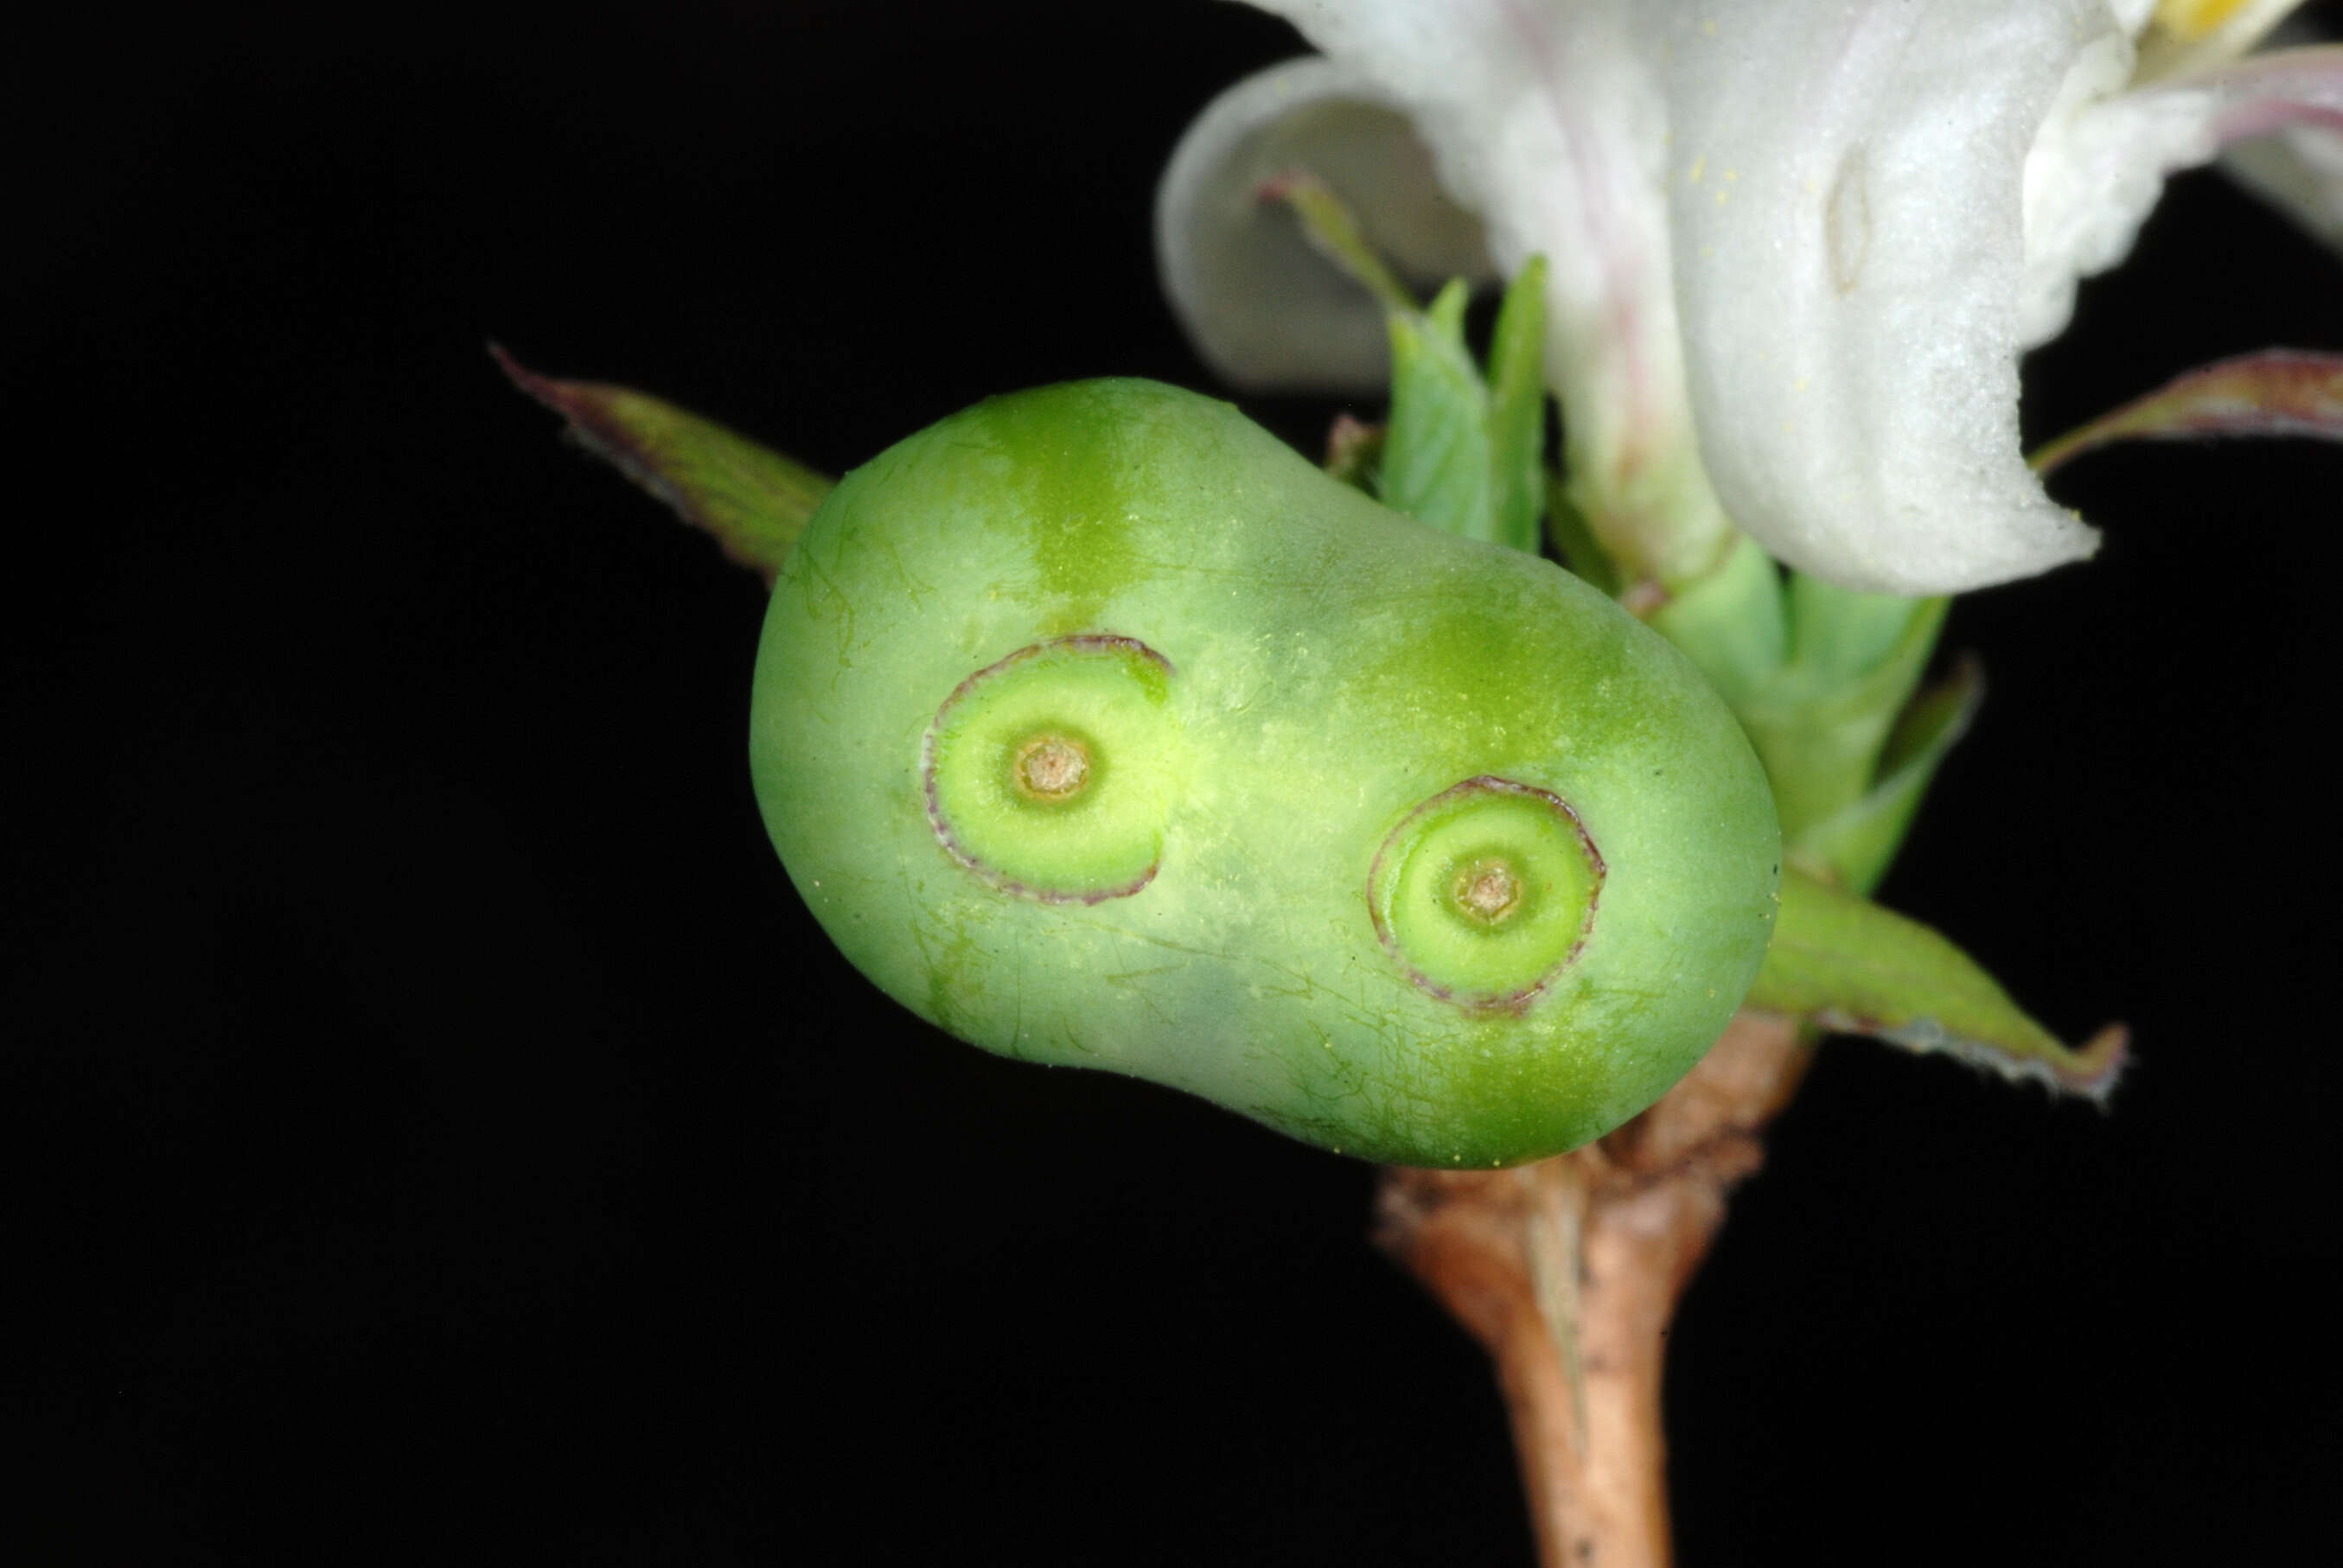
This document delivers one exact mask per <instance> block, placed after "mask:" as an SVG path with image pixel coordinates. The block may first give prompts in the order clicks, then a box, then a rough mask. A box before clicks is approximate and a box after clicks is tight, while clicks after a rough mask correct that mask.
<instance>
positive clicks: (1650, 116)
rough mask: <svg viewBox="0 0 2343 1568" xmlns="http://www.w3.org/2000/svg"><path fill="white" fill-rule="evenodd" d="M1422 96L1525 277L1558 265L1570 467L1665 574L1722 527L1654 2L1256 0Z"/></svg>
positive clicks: (1584, 491) (1554, 309)
mask: <svg viewBox="0 0 2343 1568" xmlns="http://www.w3.org/2000/svg"><path fill="white" fill-rule="evenodd" d="M1255 3H1256V4H1259V5H1262V9H1264V10H1270V11H1274V12H1277V13H1279V14H1281V15H1285V16H1287V17H1289V18H1290V19H1291V20H1292V22H1293V23H1294V25H1296V26H1298V27H1299V28H1300V29H1301V30H1302V34H1303V35H1304V36H1306V37H1307V38H1309V40H1310V41H1311V42H1312V44H1314V45H1317V46H1318V47H1319V48H1321V49H1323V50H1324V51H1325V52H1326V53H1327V54H1328V55H1332V56H1333V57H1334V58H1336V59H1339V60H1341V61H1342V62H1344V63H1345V64H1347V65H1353V66H1354V67H1356V68H1357V69H1359V70H1361V71H1363V72H1364V73H1366V74H1367V75H1371V76H1372V77H1373V79H1374V80H1375V82H1376V83H1377V84H1378V85H1380V86H1381V87H1382V88H1383V90H1385V91H1387V92H1388V93H1390V94H1391V95H1392V96H1393V98H1394V99H1395V100H1397V101H1398V102H1400V103H1403V104H1404V105H1406V106H1407V107H1408V109H1409V111H1410V113H1411V114H1412V115H1413V116H1414V118H1415V123H1416V126H1417V128H1418V130H1419V131H1421V132H1422V133H1423V138H1424V140H1425V141H1426V142H1427V143H1428V144H1430V146H1431V147H1432V149H1433V155H1434V156H1435V158H1436V160H1437V162H1438V166H1439V169H1440V174H1441V176H1442V178H1443V180H1444V181H1445V183H1446V184H1447V186H1448V187H1449V189H1450V190H1452V191H1453V192H1454V193H1455V195H1456V196H1457V197H1458V198H1459V199H1460V200H1462V201H1463V203H1464V204H1465V205H1466V206H1470V207H1473V209H1475V210H1476V211H1478V212H1480V213H1481V214H1482V215H1483V217H1484V218H1485V219H1486V220H1487V222H1488V225H1489V238H1490V245H1491V249H1492V252H1493V255H1494V256H1495V257H1496V260H1497V262H1498V264H1499V265H1500V266H1503V268H1504V269H1505V270H1506V271H1508V272H1511V271H1513V269H1515V268H1517V267H1519V266H1521V264H1522V263H1523V261H1525V260H1527V259H1528V257H1530V256H1533V255H1543V256H1545V258H1546V264H1547V268H1548V271H1547V278H1548V287H1547V322H1548V353H1547V373H1548V377H1549V379H1550V380H1551V381H1552V383H1553V385H1554V390H1555V391H1556V393H1557V394H1559V395H1560V397H1561V398H1562V402H1563V410H1564V431H1565V436H1566V439H1567V441H1568V445H1569V454H1568V456H1569V461H1570V469H1571V478H1572V482H1573V484H1574V487H1576V488H1577V491H1578V493H1579V495H1580V498H1581V500H1582V504H1583V505H1584V506H1585V507H1586V508H1587V510H1588V512H1589V514H1590V521H1592V522H1593V523H1594V526H1595V527H1596V528H1597V529H1598V531H1600V532H1601V533H1602V534H1603V535H1604V538H1605V539H1606V541H1607V542H1609V543H1611V544H1612V545H1613V547H1614V548H1619V549H1624V551H1625V552H1626V553H1627V554H1628V555H1629V557H1630V558H1631V564H1632V565H1633V566H1634V567H1635V568H1637V569H1639V570H1643V571H1646V572H1650V573H1652V574H1654V575H1656V576H1659V577H1662V578H1677V577H1682V576H1687V575H1691V574H1693V573H1694V572H1697V571H1698V570H1700V569H1702V568H1705V567H1706V566H1707V565H1708V564H1709V563H1710V562H1711V561H1712V560H1713V559H1714V558H1715V554H1716V552H1717V550H1718V549H1719V548H1721V546H1722V544H1723V543H1724V541H1725V538H1726V537H1727V533H1726V524H1725V518H1724V516H1723V514H1722V512H1721V511H1720V510H1719V509H1718V508H1717V505H1716V501H1715V496H1714V494H1713V493H1712V492H1711V491H1710V489H1709V487H1708V483H1707V480H1706V477H1705V476H1704V474H1703V473H1702V471H1701V468H1700V464H1699V459H1698V453H1697V448H1696V447H1695V445H1694V437H1693V434H1692V428H1691V420H1690V417H1689V408H1688V406H1687V403H1686V399H1685V391H1684V357H1683V349H1682V346H1681V340H1680V338H1679V336H1678V333H1677V329H1676V315H1675V308H1676V307H1675V299H1674V293H1673V291H1672V289H1671V288H1670V286H1669V277H1670V266H1671V264H1670V240H1669V233H1668V215H1667V204H1666V201H1665V199H1664V195H1663V194H1662V184H1663V178H1664V165H1665V160H1666V131H1667V126H1666V117H1665V116H1666V106H1665V105H1664V102H1663V100H1662V98H1661V96H1660V93H1659V84H1658V79H1657V65H1656V62H1655V60H1654V56H1653V55H1652V52H1651V51H1652V47H1653V45H1654V42H1655V36H1654V34H1653V32H1652V30H1651V28H1650V27H1649V25H1647V22H1646V18H1647V17H1649V16H1650V15H1653V14H1654V13H1655V12H1665V11H1667V10H1668V9H1669V7H1668V6H1667V5H1654V4H1653V3H1652V0H1644V4H1641V5H1638V4H1636V3H1635V0H1255Z"/></svg>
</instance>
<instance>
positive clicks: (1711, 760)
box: [751, 381, 1778, 1165]
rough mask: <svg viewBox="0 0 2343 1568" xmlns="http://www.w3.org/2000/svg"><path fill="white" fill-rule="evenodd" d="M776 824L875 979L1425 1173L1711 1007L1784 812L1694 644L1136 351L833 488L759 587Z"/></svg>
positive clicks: (1536, 1130) (1007, 1038)
mask: <svg viewBox="0 0 2343 1568" xmlns="http://www.w3.org/2000/svg"><path fill="white" fill-rule="evenodd" d="M751 757H752V762H753V766H754V769H755V774H756V783H757V794H758V799H759V801H760V803H761V804H762V806H763V809H764V813H765V819H766V823H767V825H768V827H769V829H770V830H771V833H772V837H773V842H774V844H775V846H776V847H777V848H778V849H779V850H780V854H781V859H782V860H783V861H784V862H785V863H786V864H787V866H788V867H789V873H790V875H791V877H792V878H793V879H795V881H796V883H797V886H798V889H799V892H800V893H802V894H803V896H804V898H805V900H806V902H807V904H808V905H809V907H810V908H811V909H812V910H813V912H814V914H815V915H816V917H817V918H819V919H820V921H821V923H822V926H823V928H824V929H825V930H828V931H829V932H830V936H831V937H832V938H833V939H834V940H836V941H837V942H838V944H839V946H840V948H841V949H842V950H844V951H845V953H846V955H847V956H848V957H849V958H850V959H851V960H853V962H854V963H855V965H856V966H857V967H858V968H860V970H862V971H863V973H865V974H866V975H868V976H870V979H871V980H874V981H876V982H877V983H878V984H879V985H880V987H882V988H883V989H884V990H886V991H887V992H888V994H890V996H892V997H894V998H896V999H897V1000H900V1001H901V1002H902V1003H904V1005H906V1006H908V1007H910V1009H911V1010H914V1011H915V1012H917V1013H919V1014H920V1016H921V1017H923V1018H926V1019H928V1020H931V1021H933V1022H934V1023H936V1024H938V1025H939V1026H940V1027H941V1028H943V1029H946V1030H950V1032H952V1033H953V1034H955V1035H958V1036H960V1038H961V1039H963V1040H969V1041H970V1042H972V1043H974V1044H977V1045H980V1046H982V1047H984V1048H985V1049H987V1050H995V1051H999V1052H1001V1053H1003V1054H1005V1055H1009V1056H1014V1057H1018V1058H1021V1059H1023V1060H1031V1061H1041V1062H1053V1063H1058V1064H1061V1065H1068V1066H1088V1067H1103V1068H1108V1069H1111V1070H1115V1071H1119V1072H1127V1073H1131V1074H1135V1075H1137V1076H1139V1077H1142V1078H1148V1079H1152V1080H1154V1081H1158V1082H1161V1083H1167V1084H1172V1085H1175V1086H1177V1087H1179V1088H1182V1089H1186V1090H1190V1091H1194V1092H1196V1093H1199V1094H1202V1095H1204V1096H1205V1097H1207V1098H1208V1099H1211V1100H1213V1101H1218V1102H1219V1103H1220V1104H1222V1105H1224V1106H1227V1107H1229V1108H1230V1109H1232V1110H1234V1111H1242V1112H1243V1113H1244V1114H1246V1115H1248V1116H1252V1117H1255V1118H1258V1119H1259V1120H1261V1121H1264V1122H1267V1123H1268V1124H1270V1125H1271V1126H1272V1127H1276V1128H1279V1129H1281V1130H1282V1131H1286V1132H1289V1133H1292V1135H1294V1136H1295V1137H1298V1138H1302V1139H1306V1140H1308V1141H1311V1142H1313V1143H1318V1144H1322V1145H1323V1146H1325V1147H1327V1148H1330V1149H1334V1150H1338V1151H1344V1152H1348V1153H1354V1154H1360V1155H1364V1156H1368V1157H1371V1158H1373V1159H1378V1160H1384V1161H1396V1162H1400V1163H1406V1164H1416V1165H1454V1164H1479V1165H1489V1164H1507V1163H1512V1162H1514V1161H1523V1160H1528V1159H1533V1158H1536V1157H1538V1156H1542V1155H1545V1154H1550V1153H1554V1152H1556V1151H1561V1150H1564V1149H1567V1148H1571V1147H1573V1146H1574V1145H1576V1144H1579V1143H1582V1142H1584V1141H1586V1140H1588V1139H1590V1138H1593V1137H1595V1136H1597V1135H1599V1134H1601V1133H1602V1132H1604V1131H1608V1130H1609V1129H1610V1128H1612V1127H1614V1126H1616V1125H1617V1124H1618V1123H1620V1122H1621V1121H1624V1120H1625V1119H1626V1118H1627V1117H1629V1116H1631V1115H1633V1114H1634V1112H1636V1111H1639V1110H1641V1109H1643V1108H1644V1106H1646V1105H1648V1104H1650V1103H1651V1102H1652V1101H1654V1099H1656V1098H1657V1097H1658V1096H1659V1095H1660V1094H1661V1093H1662V1092H1663V1091H1665V1090H1666V1089H1667V1087H1668V1086H1669V1085H1670V1084H1671V1083H1673V1082H1674V1081H1675V1080H1676V1079H1677V1078H1678V1077H1679V1076H1681V1075H1682V1074H1683V1073H1684V1070H1686V1069H1688V1068H1689V1067H1690V1066H1691V1065H1692V1064H1693V1063H1694V1061H1695V1060H1698V1059H1699V1057H1700V1056H1701V1054H1702V1053H1703V1052H1704V1050H1707V1048H1708V1047H1709V1045H1710V1044H1711V1043H1712V1042H1713V1041H1714V1040H1715V1039H1716V1037H1717V1035H1718V1034H1719V1033H1720V1032H1721V1031H1722V1030H1723V1029H1724V1027H1725V1021H1726V1020H1727V1019H1728V1018H1729V1017H1730V1015H1731V1014H1732V1012H1733V1010H1734V1008H1735V1006H1736V1005H1737V1004H1738V1003H1739V1002H1740V1000H1742V997H1743V995H1744V993H1745V992H1746V991H1747V990H1748V989H1749V985H1750V982H1751V980H1752V979H1753V977H1755V974H1756V971H1757V966H1758V962H1759V960H1760V959H1761V958H1762V957H1763V956H1764V953H1765V945H1766V940H1767V937H1768V934H1769V931H1770V921H1771V919H1772V915H1773V910H1774V907H1775V905H1774V896H1775V878H1776V875H1777V864H1778V855H1777V848H1778V845H1777V830H1776V828H1775V815H1774V807H1773V801H1772V799H1771V797H1770V796H1769V795H1768V793H1767V790H1766V786H1765V777H1764V774H1763V773H1762V772H1761V771H1760V769H1759V768H1758V765H1757V762H1756V760H1755V757H1754V756H1753V755H1752V754H1751V751H1750V749H1749V747H1748V745H1747V743H1746V742H1745V740H1744V739H1742V735H1741V732H1740V729H1738V728H1737V726H1736V725H1735V722H1734V720H1733V719H1732V718H1731V717H1730V715H1729V714H1728V713H1727V712H1726V710H1725V707H1724V706H1723V704H1722V703H1721V702H1720V701H1719V700H1718V699H1716V698H1715V695H1714V694H1713V693H1712V692H1711V691H1710V689H1708V687H1707V686H1706V685H1705V684H1704V682H1703V681H1702V679H1701V678H1700V677H1699V676H1698V675H1696V674H1695V673H1694V671H1693V669H1692V668H1691V667H1690V666H1689V665H1688V664H1687V663H1686V662H1685V661H1684V659H1683V658H1681V657H1680V656H1678V655H1677V654H1676V652H1675V651H1674V649H1673V648H1670V647H1669V646H1668V645H1667V644H1666V643H1664V641H1662V640H1661V638H1658V637H1657V636H1656V635H1654V634H1653V633H1652V632H1650V631H1648V630H1647V629H1646V628H1644V627H1643V626H1641V625H1639V624H1638V623H1637V622H1635V621H1634V619H1633V618H1631V617H1629V616H1628V615H1626V614H1625V613H1624V612H1623V611H1622V610H1620V609H1619V608H1617V607H1616V606H1615V605H1614V604H1613V603H1612V602H1611V601H1610V600H1609V599H1607V598H1604V597H1603V596H1602V595H1601V594H1599V593H1597V592H1595V591H1594V589H1592V588H1587V587H1586V586H1585V585H1584V584H1582V583H1580V582H1578V581H1577V580H1576V579H1574V578H1571V577H1570V576H1569V575H1568V574H1566V573H1564V572H1563V571H1561V570H1560V569H1559V568H1555V567H1553V566H1551V565H1548V564H1546V563H1544V562H1542V561H1539V560H1536V559H1534V558H1532V557H1529V556H1526V555H1523V554H1522V553H1520V552H1518V551H1513V550H1509V549H1505V548H1501V547H1497V546H1493V545H1484V544H1479V543H1474V542H1472V541H1469V540H1465V539H1460V538H1454V537H1452V536H1450V535H1447V534H1443V533H1441V532H1438V531H1436V530H1434V529H1433V528H1427V527H1425V526H1423V525H1422V524H1419V523H1416V522H1414V521H1413V520H1411V519H1409V518H1404V517H1403V516H1401V515H1399V514H1398V513H1396V512H1393V511H1391V510H1388V509H1387V508H1383V507H1382V506H1379V505H1377V504H1376V503H1375V502H1373V501H1372V500H1369V499H1368V498H1365V497H1363V495H1361V494H1360V493H1359V492H1357V491H1355V490H1353V489H1352V488H1350V487H1347V486H1344V485H1342V484H1339V483H1336V482H1335V481H1333V480H1332V479H1330V478H1328V477H1325V476H1324V475H1323V474H1322V473H1320V472H1319V471H1318V470H1317V469H1315V468H1313V467H1311V466H1310V465H1309V464H1308V463H1306V462H1304V461H1303V460H1302V458H1300V457H1296V456H1295V455H1294V454H1293V453H1292V451H1290V450H1289V449H1287V448H1286V447H1284V446H1283V445H1282V444H1281V443H1279V442H1278V441H1277V440H1276V439H1274V438H1273V437H1271V436H1269V435H1268V434H1267V433H1266V432H1264V431H1262V430H1261V429H1260V428H1259V427H1255V426H1254V425H1252V423H1250V422H1249V421H1247V420H1246V419H1245V418H1244V417H1242V415H1240V414H1238V413H1237V412H1236V411H1235V410H1234V409H1233V408H1231V407H1227V406H1226V405H1224V404H1221V403H1216V402H1212V401H1210V400H1208V399H1206V398H1202V397H1196V396H1194V395H1192V394H1190V393H1186V392H1182V391H1178V390H1175V389H1173V388H1171V387H1161V386H1158V385H1155V384H1152V383H1149V382H1141V381H1096V382H1085V383H1080V384H1076V385H1071V386H1065V387H1049V388H1045V389H1043V390H1041V391H1035V392H1028V393H1023V394H1020V395H1017V396H1014V397H999V398H994V399H992V400H991V401H990V402H986V403H983V404H980V405H979V406H978V407H974V408H971V409H970V410H968V411H967V412H965V413H962V414H960V415H957V416H955V417H951V418H949V419H946V420H944V421H943V422H941V423H940V424H938V425H936V426H933V427H930V428H929V429H927V430H925V431H922V432H921V433H920V434H919V435H917V436H914V437H910V439H909V440H906V441H903V442H901V443H900V444H899V445H897V446H895V447H892V448H890V450H888V451H887V452H886V453H884V454H882V455H881V456H880V457H878V458H877V459H876V460H875V461H873V462H871V463H870V464H869V465H868V466H867V467H863V468H861V469H860V470H858V471H856V472H855V473H853V474H851V475H850V476H848V477H847V478H846V479H845V480H844V481H843V482H842V483H841V484H840V486H839V487H838V488H837V490H836V491H835V492H834V493H832V494H831V496H830V498H829V499H828V500H827V501H825V502H824V503H823V505H822V507H821V508H820V511H819V512H818V513H817V514H816V515H815V517H814V518H813V520H812V522H811V524H810V525H809V527H808V528H807V530H806V533H805V536H804V538H802V539H801V540H800V541H799V544H798V546H797V548H796V549H795V551H794V553H793V554H792V555H791V556H790V558H789V563H788V566H787V568H785V569H784V571H783V572H782V574H781V576H780V578H779V582H778V583H777V584H776V586H775V590H774V594H773V601H772V608H771V610H770V613H769V616H768V617H767V619H766V622H765V635H764V642H763V646H762V648H761V649H760V650H759V655H758V668H757V683H756V698H755V715H754V723H753V729H752V735H751Z"/></svg>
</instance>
